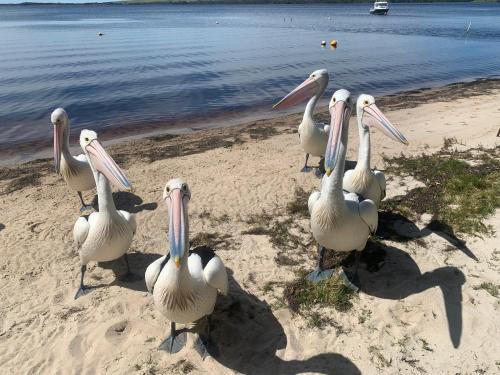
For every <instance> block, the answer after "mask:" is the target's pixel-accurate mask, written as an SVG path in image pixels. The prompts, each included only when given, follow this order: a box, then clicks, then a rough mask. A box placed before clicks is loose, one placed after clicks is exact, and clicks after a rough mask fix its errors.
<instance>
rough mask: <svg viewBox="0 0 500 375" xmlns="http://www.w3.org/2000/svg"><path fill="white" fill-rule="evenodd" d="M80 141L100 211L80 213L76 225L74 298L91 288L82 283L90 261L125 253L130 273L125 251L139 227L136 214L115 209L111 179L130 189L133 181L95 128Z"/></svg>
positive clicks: (112, 257)
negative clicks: (77, 273) (76, 286)
mask: <svg viewBox="0 0 500 375" xmlns="http://www.w3.org/2000/svg"><path fill="white" fill-rule="evenodd" d="M80 145H81V147H82V149H83V151H84V153H85V155H86V157H87V158H88V160H89V163H90V168H91V169H92V173H93V175H94V179H95V183H96V186H97V197H98V202H99V212H94V213H92V214H91V215H90V216H89V217H88V219H87V218H86V217H85V216H81V217H80V218H78V220H77V221H76V223H75V226H74V228H73V237H74V239H75V241H76V243H77V246H78V248H79V254H80V261H81V280H80V288H79V289H78V291H77V292H76V295H75V299H76V298H78V297H80V296H82V295H85V294H87V293H88V292H89V290H90V288H89V287H86V286H85V285H84V284H83V277H84V275H85V271H86V270H87V264H88V263H89V262H90V261H96V262H107V261H111V260H114V259H118V258H120V257H122V256H123V257H124V260H125V263H126V265H127V274H130V268H129V264H128V260H127V254H126V253H127V250H128V248H129V247H130V244H131V242H132V238H133V237H134V234H135V230H136V222H135V216H134V214H131V213H129V212H127V211H122V210H120V211H118V210H117V209H116V207H115V203H114V201H113V195H112V191H111V185H110V182H111V183H112V184H113V185H115V186H117V187H119V188H122V189H124V190H131V189H132V185H131V183H130V181H129V180H128V179H127V177H126V176H125V174H124V173H123V171H122V170H121V168H120V167H119V166H118V165H117V164H116V163H115V161H114V160H113V159H112V158H111V156H109V155H108V153H107V152H106V151H105V150H104V148H103V147H102V146H101V144H100V143H99V140H98V139H97V134H96V133H95V132H93V131H91V130H82V132H81V134H80Z"/></svg>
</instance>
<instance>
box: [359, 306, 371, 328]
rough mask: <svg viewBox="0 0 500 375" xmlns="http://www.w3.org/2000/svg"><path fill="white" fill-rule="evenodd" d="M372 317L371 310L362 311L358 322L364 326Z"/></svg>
mask: <svg viewBox="0 0 500 375" xmlns="http://www.w3.org/2000/svg"><path fill="white" fill-rule="evenodd" d="M371 316H372V312H371V310H365V309H362V310H361V315H360V316H358V322H359V323H360V324H363V323H364V322H366V321H367V320H368V319H370V317H371Z"/></svg>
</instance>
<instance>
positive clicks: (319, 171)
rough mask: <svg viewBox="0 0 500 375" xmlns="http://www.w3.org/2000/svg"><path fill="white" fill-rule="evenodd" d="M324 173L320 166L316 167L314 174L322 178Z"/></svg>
mask: <svg viewBox="0 0 500 375" xmlns="http://www.w3.org/2000/svg"><path fill="white" fill-rule="evenodd" d="M324 174H325V173H324V172H322V171H321V169H320V168H316V170H315V171H314V175H315V176H316V177H318V178H322V177H323V175H324Z"/></svg>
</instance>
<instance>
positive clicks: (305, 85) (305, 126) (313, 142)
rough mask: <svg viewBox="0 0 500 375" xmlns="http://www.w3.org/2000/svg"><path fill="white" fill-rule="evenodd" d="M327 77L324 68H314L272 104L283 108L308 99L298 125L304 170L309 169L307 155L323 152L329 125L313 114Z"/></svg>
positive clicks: (324, 88)
mask: <svg viewBox="0 0 500 375" xmlns="http://www.w3.org/2000/svg"><path fill="white" fill-rule="evenodd" d="M329 79H330V77H329V75H328V71H327V70H326V69H320V70H316V71H314V72H312V73H311V75H310V76H309V77H308V78H307V79H306V80H305V81H304V82H302V83H301V84H300V85H299V86H297V87H296V88H295V89H293V90H292V91H291V92H290V93H289V94H288V95H286V96H285V97H284V98H283V99H281V100H280V101H279V102H278V103H276V104H275V105H274V108H276V109H284V108H289V107H292V106H294V105H296V104H298V103H300V102H302V101H303V100H306V99H309V101H308V102H307V105H306V109H305V111H304V116H303V118H302V122H301V123H300V125H299V139H300V144H301V145H302V148H303V149H304V151H305V153H306V162H305V164H304V168H303V169H302V171H304V172H305V171H307V170H308V169H309V167H308V165H307V161H308V159H309V155H313V156H318V157H320V158H322V157H323V156H324V154H325V148H326V142H327V140H328V131H329V129H330V125H328V124H322V123H319V122H317V121H315V120H314V117H313V115H314V109H315V108H316V104H317V103H318V101H319V99H320V98H321V96H322V95H323V93H324V92H325V90H326V87H327V86H328V80H329ZM320 166H321V162H320Z"/></svg>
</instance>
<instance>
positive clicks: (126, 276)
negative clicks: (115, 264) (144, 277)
mask: <svg viewBox="0 0 500 375" xmlns="http://www.w3.org/2000/svg"><path fill="white" fill-rule="evenodd" d="M122 259H123V260H124V261H125V265H126V266H127V272H126V273H125V274H124V275H122V276H120V278H119V280H120V281H128V282H133V281H139V280H140V279H141V278H140V277H138V276H137V275H135V274H133V273H132V271H131V270H130V264H129V263H128V256H127V253H125V254H123V257H122Z"/></svg>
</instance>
